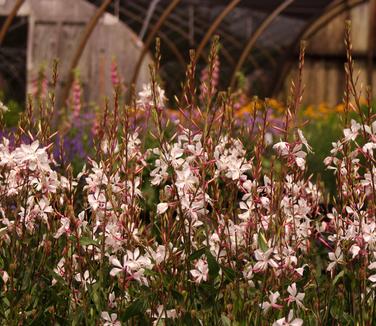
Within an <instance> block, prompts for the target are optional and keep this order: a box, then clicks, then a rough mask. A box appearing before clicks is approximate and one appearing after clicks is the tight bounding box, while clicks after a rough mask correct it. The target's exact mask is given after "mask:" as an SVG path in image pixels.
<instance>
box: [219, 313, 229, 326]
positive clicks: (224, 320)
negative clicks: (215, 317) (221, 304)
mask: <svg viewBox="0 0 376 326" xmlns="http://www.w3.org/2000/svg"><path fill="white" fill-rule="evenodd" d="M221 320H222V324H223V326H231V320H230V319H229V318H228V317H227V316H226V315H224V314H222V315H221Z"/></svg>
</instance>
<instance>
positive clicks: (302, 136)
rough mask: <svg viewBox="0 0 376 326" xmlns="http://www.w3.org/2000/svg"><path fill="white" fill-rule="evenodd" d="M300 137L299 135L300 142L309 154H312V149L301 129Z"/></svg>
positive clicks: (299, 131)
mask: <svg viewBox="0 0 376 326" xmlns="http://www.w3.org/2000/svg"><path fill="white" fill-rule="evenodd" d="M298 135H299V139H300V141H301V142H302V144H303V145H304V146H305V147H306V149H307V151H308V152H309V153H312V147H311V146H309V145H308V142H307V139H306V138H305V137H304V135H303V132H302V131H301V130H300V129H298Z"/></svg>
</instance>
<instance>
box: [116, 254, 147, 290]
mask: <svg viewBox="0 0 376 326" xmlns="http://www.w3.org/2000/svg"><path fill="white" fill-rule="evenodd" d="M110 263H111V264H112V265H113V266H115V267H114V268H112V269H111V271H110V275H111V276H116V275H117V274H118V273H120V272H123V273H127V274H129V276H130V277H131V278H132V279H135V280H136V281H138V282H139V283H141V284H144V285H148V281H147V278H146V277H145V276H144V272H145V269H152V268H153V264H152V262H151V260H150V258H149V257H146V256H143V255H141V254H140V250H139V249H138V248H136V249H135V251H134V252H132V251H130V250H127V254H126V255H124V257H123V264H121V263H120V261H119V260H118V259H117V258H116V257H110Z"/></svg>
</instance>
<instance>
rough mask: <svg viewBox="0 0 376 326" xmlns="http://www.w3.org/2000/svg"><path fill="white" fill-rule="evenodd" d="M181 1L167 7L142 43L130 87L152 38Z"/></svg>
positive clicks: (177, 0) (136, 76)
mask: <svg viewBox="0 0 376 326" xmlns="http://www.w3.org/2000/svg"><path fill="white" fill-rule="evenodd" d="M180 1H181V0H173V1H171V3H170V4H169V5H168V6H167V8H166V9H165V10H164V12H163V14H162V15H161V16H160V17H159V19H158V21H157V23H156V24H155V25H154V27H153V29H152V30H151V31H150V33H149V34H148V37H147V38H146V41H145V43H144V46H143V48H142V51H141V53H140V56H139V58H138V61H137V64H136V68H135V70H134V72H133V77H132V79H131V85H132V84H136V82H137V78H138V74H139V72H140V69H141V64H142V61H143V60H144V57H145V55H146V53H147V52H148V49H149V46H150V45H151V43H152V42H153V39H154V36H155V35H156V34H157V33H158V31H159V29H160V28H161V27H162V25H163V23H164V22H165V20H166V19H167V18H168V16H169V14H170V13H171V12H172V11H173V10H174V9H175V7H176V6H177V5H178V4H179V2H180Z"/></svg>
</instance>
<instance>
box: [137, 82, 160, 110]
mask: <svg viewBox="0 0 376 326" xmlns="http://www.w3.org/2000/svg"><path fill="white" fill-rule="evenodd" d="M165 101H166V97H165V91H164V90H163V89H162V88H160V87H159V85H156V86H155V103H154V94H153V90H152V86H151V84H150V83H149V84H144V85H143V86H142V91H140V92H139V93H138V99H137V105H138V106H140V107H143V108H151V107H153V106H154V104H156V105H157V108H163V107H164V105H165V104H164V103H165Z"/></svg>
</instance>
